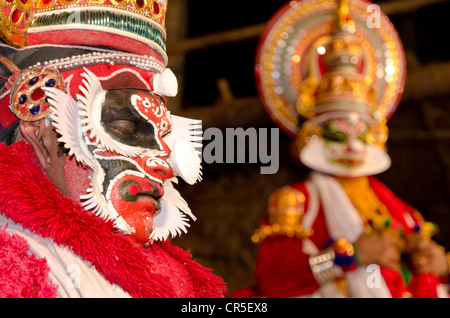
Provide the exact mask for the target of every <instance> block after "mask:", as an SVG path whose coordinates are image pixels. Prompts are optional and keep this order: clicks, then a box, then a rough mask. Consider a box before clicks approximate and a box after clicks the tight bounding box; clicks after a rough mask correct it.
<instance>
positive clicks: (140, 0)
mask: <svg viewBox="0 0 450 318" xmlns="http://www.w3.org/2000/svg"><path fill="white" fill-rule="evenodd" d="M136 5H137V6H138V7H139V8H141V9H142V8H143V7H144V6H145V2H144V0H136Z"/></svg>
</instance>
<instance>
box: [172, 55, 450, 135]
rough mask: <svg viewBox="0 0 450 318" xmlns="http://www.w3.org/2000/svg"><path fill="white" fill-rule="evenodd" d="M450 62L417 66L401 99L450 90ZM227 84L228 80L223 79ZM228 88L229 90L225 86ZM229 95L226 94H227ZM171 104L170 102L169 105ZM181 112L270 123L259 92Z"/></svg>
mask: <svg viewBox="0 0 450 318" xmlns="http://www.w3.org/2000/svg"><path fill="white" fill-rule="evenodd" d="M449 79H450V62H442V63H431V64H429V65H423V66H417V67H415V68H413V69H412V70H411V71H410V72H409V73H408V75H407V80H406V86H405V91H404V94H403V97H402V102H403V103H405V102H408V101H410V100H419V99H427V98H434V97H439V96H444V95H447V94H450V80H449ZM218 85H219V86H220V85H222V86H224V87H228V86H227V85H226V84H224V83H221V84H219V83H218ZM225 92H227V90H225ZM227 96H228V97H229V98H225V97H227ZM169 108H170V106H169ZM180 115H182V116H186V117H190V118H195V119H201V120H203V125H204V127H219V128H221V127H257V126H259V125H264V124H265V125H271V122H270V119H269V116H268V115H267V114H266V112H265V111H264V108H263V106H262V103H261V100H260V99H259V97H258V96H250V97H243V98H242V97H240V98H238V97H234V96H233V95H232V93H231V92H228V93H227V94H226V95H225V96H223V97H222V99H221V100H220V101H219V102H217V103H216V104H213V105H208V106H194V107H190V108H189V110H188V111H181V113H180Z"/></svg>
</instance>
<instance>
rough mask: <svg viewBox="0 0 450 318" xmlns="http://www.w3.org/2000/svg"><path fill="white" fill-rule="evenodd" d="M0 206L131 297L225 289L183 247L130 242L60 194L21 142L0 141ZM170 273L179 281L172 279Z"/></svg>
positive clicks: (201, 294)
mask: <svg viewBox="0 0 450 318" xmlns="http://www.w3.org/2000/svg"><path fill="white" fill-rule="evenodd" d="M0 211H1V213H2V214H4V215H5V216H6V217H8V218H10V219H12V220H13V221H14V222H16V223H20V224H22V226H23V227H24V228H28V229H29V230H30V231H32V232H34V233H36V234H38V235H40V236H42V237H45V238H49V239H52V240H53V241H54V242H55V243H57V244H59V245H63V246H67V247H69V248H70V249H71V250H72V251H73V253H75V254H76V255H78V256H80V257H81V258H82V259H83V260H85V261H88V262H89V263H91V264H92V265H94V266H95V268H96V269H97V270H98V271H99V272H100V273H101V274H102V275H103V276H104V277H105V278H106V279H107V280H108V281H109V282H111V283H116V284H118V285H119V286H121V287H122V288H123V289H124V290H125V291H127V292H128V293H129V294H130V295H131V296H133V297H177V296H181V297H223V293H224V292H225V284H224V282H223V280H222V279H221V278H219V277H217V276H215V275H213V274H211V270H210V269H207V268H204V267H202V266H201V265H199V264H198V263H196V262H195V261H193V260H192V259H190V258H191V255H189V253H187V252H185V251H183V250H182V249H180V248H178V247H175V246H173V245H171V244H170V243H169V242H161V243H157V244H156V243H155V244H153V245H151V246H150V247H149V248H141V247H138V246H135V245H134V244H133V243H132V241H131V240H130V239H129V238H127V237H126V236H124V235H121V234H119V233H116V232H115V231H114V227H113V224H112V222H109V221H105V220H103V219H101V218H98V217H96V216H95V215H94V214H92V213H90V212H88V211H86V210H84V209H83V208H82V207H81V206H80V205H78V204H75V203H74V202H73V201H72V199H70V198H68V197H66V196H63V195H62V194H61V193H60V192H59V191H58V190H57V189H56V188H55V186H54V185H53V183H52V182H51V181H50V179H49V178H48V177H47V175H46V174H45V173H44V172H43V171H42V169H41V168H40V166H39V165H38V164H37V160H36V158H35V156H34V153H33V152H32V150H31V147H30V146H29V145H27V144H26V143H24V142H19V143H17V144H14V145H12V146H9V147H6V146H5V144H0ZM161 261H162V262H161ZM174 274H176V275H174ZM174 276H177V277H181V280H182V282H174V281H172V277H174ZM182 286H184V287H182ZM186 286H189V287H186ZM171 287H172V288H171Z"/></svg>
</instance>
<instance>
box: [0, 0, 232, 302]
mask: <svg viewBox="0 0 450 318" xmlns="http://www.w3.org/2000/svg"><path fill="white" fill-rule="evenodd" d="M166 11H167V0H123V1H115V0H100V1H98V0H36V1H34V0H20V1H15V0H11V1H9V0H7V1H3V2H2V3H1V13H0V14H1V18H2V19H1V39H2V40H3V42H4V43H2V44H1V45H0V53H1V56H0V62H1V67H0V68H1V76H2V88H1V92H0V94H1V96H0V99H1V101H0V123H1V126H0V128H1V132H0V134H1V141H2V143H1V144H0V297H223V293H224V292H225V284H224V282H223V280H222V279H221V278H219V277H217V276H215V275H213V274H212V273H211V270H210V269H207V268H204V267H203V266H201V265H200V264H198V263H197V262H195V261H194V260H193V259H192V258H191V255H189V253H187V252H185V251H184V250H182V249H180V248H178V247H175V246H173V245H171V243H170V241H169V240H170V238H171V237H174V236H177V235H179V234H182V232H186V231H187V229H188V227H189V221H190V219H192V220H195V217H194V215H193V214H192V212H191V211H190V209H189V207H188V205H187V203H186V201H185V200H184V199H183V198H182V197H181V195H180V193H179V192H178V191H177V190H176V189H175V187H174V185H173V184H174V183H177V177H181V178H183V179H184V180H185V181H186V182H187V183H189V184H194V183H196V182H197V181H198V180H201V160H200V149H201V148H199V147H201V139H202V132H201V122H200V121H198V120H191V119H187V118H183V117H179V116H174V115H171V114H170V111H169V107H168V105H167V99H166V96H174V95H175V94H176V93H177V89H178V87H177V80H176V77H175V75H174V74H173V73H172V72H171V70H170V69H169V68H167V63H168V58H167V54H166V30H165V17H166Z"/></svg>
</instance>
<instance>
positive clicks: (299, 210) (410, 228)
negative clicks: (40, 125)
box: [230, 0, 448, 297]
mask: <svg viewBox="0 0 450 318" xmlns="http://www.w3.org/2000/svg"><path fill="white" fill-rule="evenodd" d="M371 5H372V6H371ZM369 6H371V7H369ZM377 9H378V10H379V7H378V8H376V7H373V4H371V3H370V2H368V1H365V0H351V1H350V0H349V1H333V0H320V1H317V0H301V1H290V2H289V3H288V4H286V5H285V6H284V7H282V8H281V9H280V10H279V11H278V12H277V13H276V14H275V15H274V17H273V18H272V19H271V20H270V21H269V23H268V26H267V28H266V31H265V33H264V35H263V37H262V39H261V43H260V47H259V51H258V54H257V65H256V72H257V82H258V87H259V91H260V95H261V98H262V100H263V103H264V106H265V108H266V109H267V110H268V112H269V114H270V116H271V118H272V119H273V120H274V121H275V122H276V123H277V125H278V126H279V127H280V128H282V129H283V130H284V131H285V132H286V133H287V134H289V135H290V136H292V137H293V150H294V153H295V155H296V156H297V157H298V158H299V159H300V161H301V163H303V164H304V165H305V166H307V167H309V168H311V170H312V171H311V173H310V174H309V175H308V177H307V178H306V180H304V181H303V182H299V183H295V184H291V185H289V186H285V187H282V188H281V189H278V190H276V191H275V192H274V193H273V194H272V195H271V197H270V198H269V203H268V213H267V216H266V218H265V219H264V220H263V222H262V224H261V227H260V228H259V229H258V230H257V231H256V232H255V233H254V235H253V237H252V240H253V241H254V242H255V243H259V246H258V252H257V258H256V268H255V285H254V286H252V287H248V288H243V289H240V290H238V291H236V292H234V293H232V294H231V295H230V297H448V289H447V287H448V285H447V284H448V258H447V257H446V254H445V251H444V249H443V247H441V246H439V245H438V244H436V243H435V242H434V241H433V240H432V239H431V237H432V235H433V234H434V233H435V231H436V226H435V225H434V224H432V223H429V222H425V221H424V219H423V218H422V216H421V215H420V214H419V212H418V211H416V210H415V209H414V208H413V207H411V206H410V205H408V204H406V203H405V202H403V201H402V200H401V199H399V198H398V197H396V196H395V195H394V194H393V193H392V192H391V191H390V190H389V189H388V188H387V187H386V186H385V185H383V184H382V183H381V182H380V181H379V180H377V179H376V178H375V177H373V175H376V174H379V173H382V172H384V171H386V170H387V169H388V168H389V167H390V164H391V161H390V158H389V156H388V154H387V153H386V149H385V143H386V140H387V138H388V129H387V127H386V123H387V121H388V120H389V119H390V117H391V116H392V115H393V113H394V111H395V109H396V107H397V105H398V103H399V100H400V96H401V94H402V92H403V88H404V81H405V72H406V63H405V56H404V51H403V48H402V44H401V42H400V39H399V36H398V34H397V32H396V30H395V28H394V26H393V25H392V24H391V22H390V21H389V19H388V17H387V16H385V15H384V14H383V13H382V12H381V11H378V14H379V16H378V17H376V16H373V14H374V13H375V14H376V13H377V12H376V11H375V10H377ZM371 19H379V20H378V22H379V23H380V25H379V26H378V27H377V25H376V23H377V21H375V20H371ZM299 115H300V116H301V117H300V116H299ZM302 117H303V118H304V119H306V120H302V119H301V118H302Z"/></svg>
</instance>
